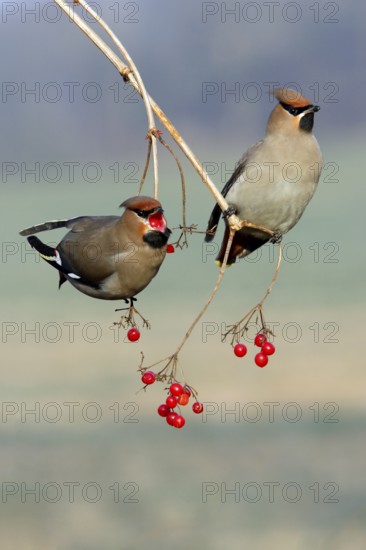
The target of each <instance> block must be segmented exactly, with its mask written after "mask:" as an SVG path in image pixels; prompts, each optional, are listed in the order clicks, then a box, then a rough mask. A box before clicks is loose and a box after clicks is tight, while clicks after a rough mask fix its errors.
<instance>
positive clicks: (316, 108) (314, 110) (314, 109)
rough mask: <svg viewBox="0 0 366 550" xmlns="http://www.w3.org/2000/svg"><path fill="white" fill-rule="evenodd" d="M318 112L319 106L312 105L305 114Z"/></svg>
mask: <svg viewBox="0 0 366 550" xmlns="http://www.w3.org/2000/svg"><path fill="white" fill-rule="evenodd" d="M318 111H320V107H319V105H313V106H312V107H311V108H310V109H309V110H308V111H307V112H308V113H317V112H318Z"/></svg>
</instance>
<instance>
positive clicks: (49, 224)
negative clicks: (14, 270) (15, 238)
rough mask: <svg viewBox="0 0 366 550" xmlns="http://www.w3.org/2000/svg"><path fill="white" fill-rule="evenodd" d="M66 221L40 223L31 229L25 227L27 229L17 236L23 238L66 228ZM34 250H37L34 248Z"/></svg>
mask: <svg viewBox="0 0 366 550" xmlns="http://www.w3.org/2000/svg"><path fill="white" fill-rule="evenodd" d="M68 221H69V220H53V221H50V222H44V223H40V224H38V225H33V226H32V227H27V229H23V230H22V231H20V233H19V235H22V236H23V237H27V236H28V235H34V234H35V233H40V232H41V231H48V230H49V229H57V228H59V227H66V224H67V222H68ZM28 240H29V239H28ZM39 242H41V241H39ZM41 244H42V243H41ZM32 246H33V245H32ZM44 246H45V245H44ZM34 248H36V247H34ZM36 250H37V248H36Z"/></svg>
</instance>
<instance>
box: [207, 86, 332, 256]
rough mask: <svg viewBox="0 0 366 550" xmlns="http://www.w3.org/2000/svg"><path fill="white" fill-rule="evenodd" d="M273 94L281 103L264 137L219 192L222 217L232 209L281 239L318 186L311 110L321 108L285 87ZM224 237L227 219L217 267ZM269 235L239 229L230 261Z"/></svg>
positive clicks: (216, 215) (211, 226)
mask: <svg viewBox="0 0 366 550" xmlns="http://www.w3.org/2000/svg"><path fill="white" fill-rule="evenodd" d="M274 96H275V97H276V99H278V101H279V103H278V105H276V107H275V108H274V109H273V111H272V113H271V114H270V117H269V119H268V123H267V131H266V135H265V137H264V139H263V140H261V141H259V142H258V143H256V144H255V145H253V146H252V147H250V148H249V149H248V150H247V151H246V152H245V153H244V155H243V156H242V157H241V159H240V160H239V162H238V164H237V167H236V169H235V171H234V173H233V174H232V176H231V177H230V179H229V180H228V182H227V183H226V185H225V186H224V188H223V190H222V194H223V196H224V197H226V200H227V202H228V204H229V211H228V212H227V213H225V214H226V215H229V214H230V213H235V214H237V216H238V217H239V218H240V219H242V220H246V221H249V222H252V223H254V224H256V225H260V226H262V227H265V228H267V229H270V230H271V231H273V232H275V234H276V237H277V238H280V237H281V236H282V235H283V234H284V233H287V231H289V230H290V229H291V228H292V227H293V226H294V225H295V224H296V223H297V222H298V221H299V219H300V217H301V216H302V214H303V212H304V210H305V208H306V206H307V204H308V203H309V201H310V199H311V197H312V196H313V194H314V192H315V189H316V187H317V184H318V181H319V177H320V173H321V169H322V165H323V162H322V155H321V152H320V149H319V145H318V142H317V140H316V138H315V137H314V135H313V133H312V129H313V124H314V113H316V112H317V111H319V109H320V107H318V106H317V105H313V104H312V103H311V101H309V100H308V99H306V97H304V96H302V95H300V94H299V93H298V92H296V91H295V90H291V89H289V88H277V89H275V90H274ZM220 215H221V210H220V207H219V206H218V205H217V204H216V205H215V207H214V209H213V211H212V214H211V217H210V219H209V222H208V227H207V230H206V231H207V233H206V237H205V240H206V242H209V241H211V240H212V239H213V237H214V235H215V232H216V229H217V225H218V223H219V220H220ZM224 217H225V216H224ZM228 237H229V226H228V223H227V222H226V228H225V234H224V238H223V242H222V245H221V249H220V252H219V254H218V256H217V258H216V260H217V263H218V264H219V265H221V263H222V261H223V259H224V255H225V250H226V245H227V241H228ZM270 239H271V237H270V236H269V235H268V234H266V233H263V232H262V231H258V230H253V229H249V228H243V229H241V230H240V231H237V232H236V234H235V236H234V239H233V243H232V246H231V250H230V254H229V257H228V262H227V263H228V265H230V264H233V263H234V262H235V261H236V258H238V257H239V258H242V257H244V256H247V255H248V254H250V253H251V252H253V251H254V250H256V249H257V248H259V247H260V246H262V245H263V244H265V243H266V242H268V241H269V240H270Z"/></svg>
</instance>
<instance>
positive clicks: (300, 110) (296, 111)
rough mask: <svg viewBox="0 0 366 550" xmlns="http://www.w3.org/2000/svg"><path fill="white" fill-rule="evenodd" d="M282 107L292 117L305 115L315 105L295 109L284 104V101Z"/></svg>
mask: <svg viewBox="0 0 366 550" xmlns="http://www.w3.org/2000/svg"><path fill="white" fill-rule="evenodd" d="M281 105H282V107H283V108H284V109H285V110H286V111H288V112H289V113H290V115H292V116H298V115H301V113H303V112H304V111H307V110H308V109H311V108H312V107H314V105H305V107H294V106H293V105H288V104H287V103H283V102H282V101H281ZM317 110H318V109H317Z"/></svg>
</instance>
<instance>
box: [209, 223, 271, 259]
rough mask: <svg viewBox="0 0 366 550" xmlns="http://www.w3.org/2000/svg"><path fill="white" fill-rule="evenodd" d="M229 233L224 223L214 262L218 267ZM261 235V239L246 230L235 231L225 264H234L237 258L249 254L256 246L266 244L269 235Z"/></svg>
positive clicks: (222, 257)
mask: <svg viewBox="0 0 366 550" xmlns="http://www.w3.org/2000/svg"><path fill="white" fill-rule="evenodd" d="M229 235H230V229H229V227H228V225H227V224H226V228H225V234H224V238H223V240H222V244H221V248H220V252H219V253H218V255H217V258H216V263H217V265H218V266H219V267H221V265H222V263H223V261H224V257H225V252H226V246H227V243H228V240H229ZM263 237H264V238H263V239H260V238H259V237H255V236H254V235H252V234H251V233H250V232H246V231H243V230H241V231H237V232H236V233H235V235H234V238H233V242H232V243H231V248H230V251H229V256H228V259H227V265H228V266H230V265H232V264H234V263H235V262H236V259H237V258H244V257H245V256H248V255H249V254H251V253H252V252H254V250H257V248H259V247H261V246H263V245H264V244H266V243H267V242H268V241H269V237H268V236H267V235H264V234H263Z"/></svg>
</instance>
